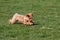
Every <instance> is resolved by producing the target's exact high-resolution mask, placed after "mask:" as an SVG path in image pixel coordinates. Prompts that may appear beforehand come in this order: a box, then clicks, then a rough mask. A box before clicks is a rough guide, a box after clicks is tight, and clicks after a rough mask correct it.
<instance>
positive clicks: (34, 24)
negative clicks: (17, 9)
mask: <svg viewBox="0 0 60 40" xmlns="http://www.w3.org/2000/svg"><path fill="white" fill-rule="evenodd" d="M15 24H22V23H20V22H16V23H15ZM36 25H40V24H39V23H36V22H34V23H33V25H30V26H36Z"/></svg>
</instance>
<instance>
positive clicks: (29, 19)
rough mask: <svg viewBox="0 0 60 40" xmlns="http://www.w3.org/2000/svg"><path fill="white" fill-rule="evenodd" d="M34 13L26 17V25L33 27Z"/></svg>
mask: <svg viewBox="0 0 60 40" xmlns="http://www.w3.org/2000/svg"><path fill="white" fill-rule="evenodd" d="M32 16H33V15H32V13H29V14H26V15H25V17H24V23H25V24H26V25H33V21H32Z"/></svg>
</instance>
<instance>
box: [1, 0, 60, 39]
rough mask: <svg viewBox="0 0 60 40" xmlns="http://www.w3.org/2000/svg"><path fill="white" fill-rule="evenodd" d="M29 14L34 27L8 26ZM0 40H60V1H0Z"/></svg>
mask: <svg viewBox="0 0 60 40" xmlns="http://www.w3.org/2000/svg"><path fill="white" fill-rule="evenodd" d="M29 12H31V13H33V20H34V23H35V25H32V26H27V25H23V24H17V23H16V24H13V25H10V24H8V20H9V19H10V18H11V17H12V16H13V15H14V14H15V13H19V14H23V15H24V14H27V13H29ZM0 40H60V0H0Z"/></svg>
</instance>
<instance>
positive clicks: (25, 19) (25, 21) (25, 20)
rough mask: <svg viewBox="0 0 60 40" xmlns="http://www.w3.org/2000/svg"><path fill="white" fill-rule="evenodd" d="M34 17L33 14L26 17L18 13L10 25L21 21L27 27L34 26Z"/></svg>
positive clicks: (10, 21)
mask: <svg viewBox="0 0 60 40" xmlns="http://www.w3.org/2000/svg"><path fill="white" fill-rule="evenodd" d="M32 16H33V14H32V13H28V14H26V15H20V14H18V13H15V14H14V15H13V17H12V18H11V19H9V24H14V23H16V22H17V21H19V22H21V23H23V24H25V25H33V24H34V23H33V21H32Z"/></svg>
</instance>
